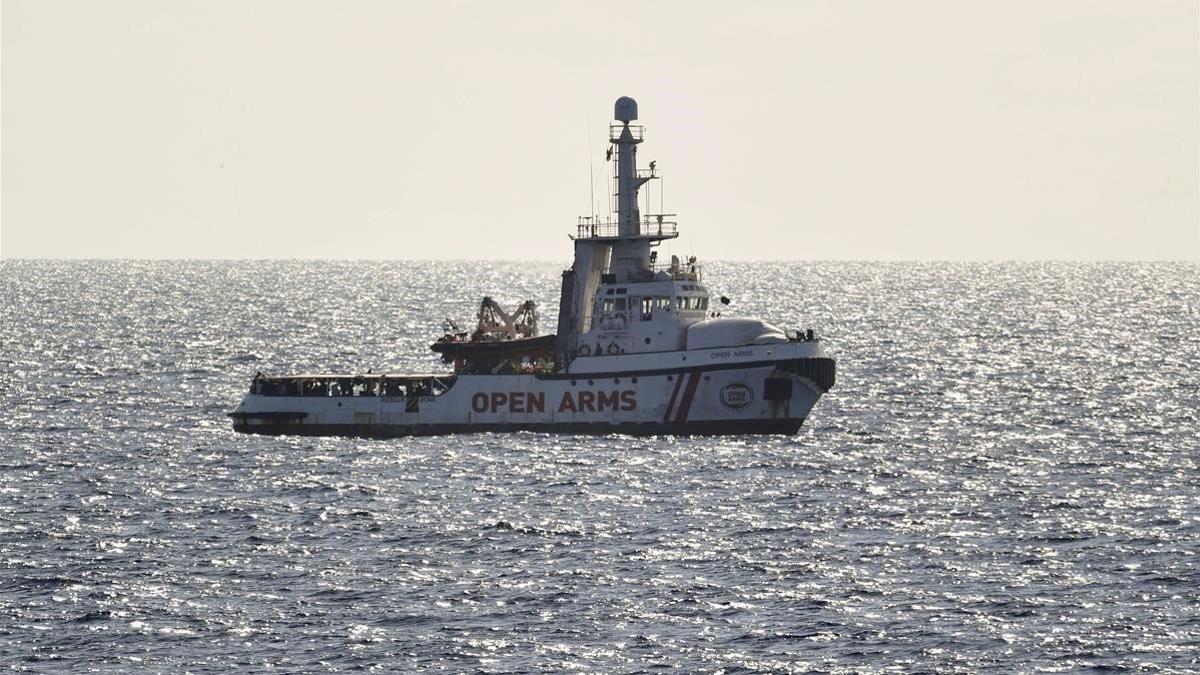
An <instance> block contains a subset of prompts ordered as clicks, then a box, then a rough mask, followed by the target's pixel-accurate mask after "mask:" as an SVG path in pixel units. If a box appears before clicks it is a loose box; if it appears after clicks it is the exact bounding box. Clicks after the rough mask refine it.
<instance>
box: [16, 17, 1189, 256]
mask: <svg viewBox="0 0 1200 675" xmlns="http://www.w3.org/2000/svg"><path fill="white" fill-rule="evenodd" d="M0 40H2V42H0V45H2V49H0V85H2V89H0V108H2V120H0V134H2V136H0V160H2V166H0V171H2V174H0V255H2V256H3V257H5V258H26V257H47V258H351V259H357V258H369V259H413V258H440V259H462V258H482V259H548V260H563V261H564V262H566V261H568V260H569V258H570V255H571V248H570V242H569V240H568V239H567V236H566V235H567V233H568V232H572V231H573V230H574V224H575V219H576V217H577V216H579V215H584V214H586V212H587V211H588V210H589V207H588V203H589V177H588V176H589V164H590V166H591V169H592V170H593V171H595V176H596V186H597V189H596V194H597V201H598V202H599V203H600V205H601V208H604V206H605V205H606V204H607V200H606V199H605V197H604V195H606V194H607V193H608V192H609V189H610V183H609V182H608V181H607V180H606V178H607V176H608V172H609V171H610V170H611V166H612V165H611V164H605V163H604V161H603V159H604V157H603V153H604V150H605V149H606V148H607V123H608V121H609V119H610V118H611V116H612V104H613V101H614V100H615V99H616V98H617V97H618V96H622V95H628V96H632V97H634V98H635V99H637V101H638V103H639V107H640V113H641V120H640V122H641V123H642V124H644V125H645V126H646V142H645V143H644V144H643V145H642V146H641V148H640V150H639V159H640V160H641V162H642V164H643V166H644V165H645V164H646V163H647V162H648V161H649V160H651V159H654V160H657V164H658V169H659V171H660V172H661V173H662V174H664V175H665V179H664V182H663V186H662V187H663V189H664V192H665V195H664V196H665V203H664V205H665V207H666V210H667V211H668V212H673V213H678V214H679V224H680V230H681V232H682V233H683V236H682V237H680V239H679V240H677V241H676V242H674V243H673V245H672V251H673V252H674V253H680V254H682V253H694V254H696V255H699V256H700V257H701V258H709V259H867V260H930V259H935V260H940V259H948V260H1007V259H1074V260H1095V259H1120V260H1157V259H1176V260H1179V259H1182V260H1198V259H1200V3H1198V2H1197V1H1196V0H1184V1H1180V2H1166V1H1154V0H1148V1H1147V0H1139V1H1129V2H1103V1H1096V0H1086V1H1085V0H1079V1H1072V0H1055V1H1052V2H1045V1H1037V2H1021V1H1018V2H1009V1H1006V2H1000V1H992V2H957V1H945V2H928V1H922V0H909V1H905V2H890V1H884V0H878V1H874V2H853V1H850V2H817V1H806V0H795V1H786V2H664V1H661V0H655V1H653V2H651V1H648V0H647V1H643V2H629V3H627V2H587V3H585V2H567V1H559V2H521V1H516V0H510V1H506V2H495V1H489V2H482V1H481V2H429V1H421V2H415V1H414V2H398V1H392V0H388V1H380V2H371V1H365V0H356V1H355V2H332V1H327V2H300V1H295V0H279V1H276V0H247V1H223V0H196V1H188V2H185V1H164V0H130V1H123V2H115V1H105V0H88V1H83V2H63V1H60V0H2V2H0ZM589 152H590V153H591V154H590V156H589ZM653 200H654V202H655V206H656V207H657V202H658V195H657V190H656V191H655V193H654V196H653ZM655 210H657V208H655Z"/></svg>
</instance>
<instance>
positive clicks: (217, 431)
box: [0, 260, 1200, 673]
mask: <svg viewBox="0 0 1200 675" xmlns="http://www.w3.org/2000/svg"><path fill="white" fill-rule="evenodd" d="M561 267H562V266H561V265H559V264H550V263H523V262H488V261H458V262H434V261H396V262H338V261H321V260H311V261H211V262H203V261H74V262H68V261H23V260H7V261H3V262H0V299H2V302H0V668H3V669H6V670H10V671H16V672H75V673H85V672H130V671H145V672H170V673H185V672H186V673H216V672H221V673H224V672H229V671H232V670H244V671H254V672H259V671H275V672H341V671H380V672H423V671H435V670H436V671H453V672H473V673H528V672H548V673H560V672H587V673H592V672H597V673H644V672H652V673H669V672H688V673H693V672H695V673H1024V672H1029V673H1033V672H1071V673H1074V672H1152V673H1193V672H1197V671H1200V474H1198V469H1200V264H1197V263H874V262H853V263H847V262H766V263H748V262H713V263H709V264H707V265H706V266H705V267H704V275H705V282H706V285H708V286H709V287H710V289H711V290H712V291H713V292H714V293H715V294H723V295H726V296H728V297H729V298H730V300H731V303H730V305H729V306H728V308H727V309H726V315H727V316H730V315H750V316H762V317H764V318H767V319H768V320H770V321H772V322H774V323H776V324H778V325H781V326H784V327H787V328H801V329H807V328H813V329H814V330H815V331H816V334H817V335H818V337H820V338H821V339H822V340H824V344H825V347H826V349H827V350H828V351H829V352H830V353H831V354H832V355H833V356H834V357H835V358H836V359H837V363H838V380H837V384H836V386H835V388H834V389H833V390H831V391H830V392H829V393H828V394H827V395H826V396H824V397H823V398H822V399H821V400H820V401H819V402H818V403H817V405H816V407H815V408H814V409H813V411H812V414H811V416H810V417H809V418H808V420H807V421H806V422H805V426H804V428H803V429H802V430H801V431H800V433H798V434H796V435H794V436H759V437H754V436H746V437H655V438H634V437H626V436H619V435H612V436H573V435H551V434H533V433H519V434H510V435H501V434H477V435H458V436H446V437H435V438H416V439H393V440H364V439H354V438H300V437H256V436H248V435H239V434H236V433H234V432H233V431H232V429H231V428H230V423H229V420H228V418H227V417H226V414H225V413H226V412H228V411H230V410H232V409H233V408H234V407H235V406H236V405H237V402H238V400H239V398H240V397H241V396H242V395H243V393H244V392H245V391H246V390H247V387H248V385H249V382H250V379H251V377H252V376H253V375H254V374H255V373H256V372H263V373H268V374H285V373H294V372H299V371H326V372H328V371H354V372H365V371H366V370H368V369H372V370H374V372H380V371H385V370H386V371H409V372H412V371H429V370H434V371H440V370H442V369H443V368H444V366H443V365H442V364H441V363H440V362H439V361H438V360H437V357H436V355H435V354H433V353H432V352H430V351H429V350H428V345H429V344H430V343H431V342H432V341H433V340H434V339H435V338H437V337H438V336H440V335H441V334H442V333H443V326H444V322H445V321H446V319H447V318H449V319H451V320H453V321H455V322H457V324H458V325H460V326H470V325H472V323H473V320H474V319H473V317H474V314H475V311H476V308H477V306H478V302H479V299H480V297H481V296H482V295H484V294H490V295H492V297H494V298H495V299H496V300H497V301H499V302H500V303H501V304H502V305H504V306H506V307H515V305H516V304H517V303H518V302H520V301H522V300H525V299H533V300H535V301H537V302H538V304H539V307H540V310H541V326H542V328H543V330H544V331H545V332H552V331H553V330H554V327H555V315H556V311H557V299H558V283H559V273H560V271H561Z"/></svg>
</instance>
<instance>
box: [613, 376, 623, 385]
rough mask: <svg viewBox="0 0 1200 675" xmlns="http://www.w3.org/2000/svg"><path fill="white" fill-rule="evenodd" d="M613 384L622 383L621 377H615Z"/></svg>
mask: <svg viewBox="0 0 1200 675" xmlns="http://www.w3.org/2000/svg"><path fill="white" fill-rule="evenodd" d="M613 384H621V378H619V377H614V378H613Z"/></svg>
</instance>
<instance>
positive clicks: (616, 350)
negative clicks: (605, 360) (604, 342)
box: [608, 342, 621, 354]
mask: <svg viewBox="0 0 1200 675" xmlns="http://www.w3.org/2000/svg"><path fill="white" fill-rule="evenodd" d="M608 353H609V354H620V353H621V347H620V345H618V344H617V343H615V342H613V343H610V344H609V345H608Z"/></svg>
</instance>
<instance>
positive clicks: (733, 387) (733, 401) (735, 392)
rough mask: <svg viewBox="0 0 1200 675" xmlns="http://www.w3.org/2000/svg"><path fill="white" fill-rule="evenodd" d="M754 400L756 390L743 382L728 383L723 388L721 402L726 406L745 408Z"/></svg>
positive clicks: (735, 408)
mask: <svg viewBox="0 0 1200 675" xmlns="http://www.w3.org/2000/svg"><path fill="white" fill-rule="evenodd" d="M753 400H754V390H753V389H751V388H750V387H749V386H747V385H746V384H744V383H742V382H734V383H733V384H727V385H725V386H724V387H722V388H721V403H724V404H725V407H726V408H733V409H734V410H737V409H738V408H745V407H746V406H748V405H750V401H753Z"/></svg>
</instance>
